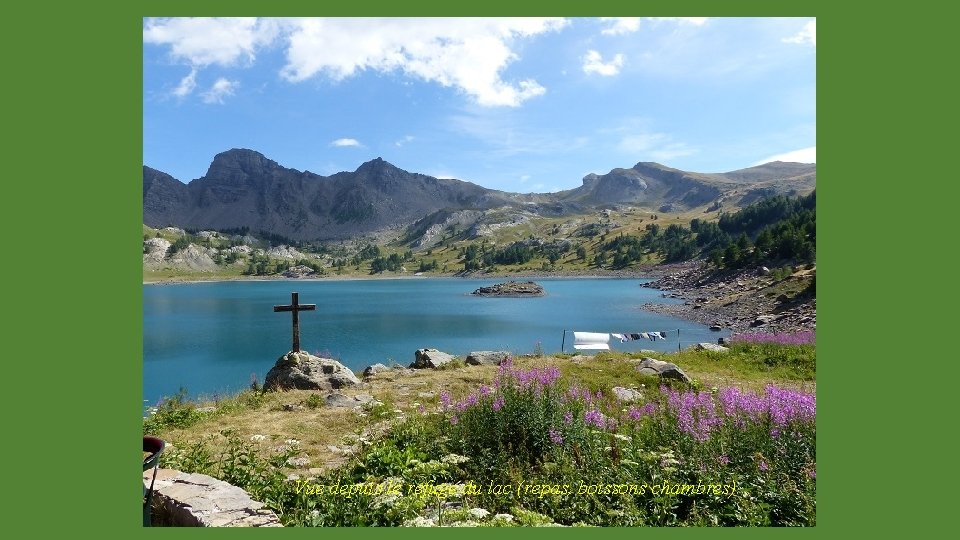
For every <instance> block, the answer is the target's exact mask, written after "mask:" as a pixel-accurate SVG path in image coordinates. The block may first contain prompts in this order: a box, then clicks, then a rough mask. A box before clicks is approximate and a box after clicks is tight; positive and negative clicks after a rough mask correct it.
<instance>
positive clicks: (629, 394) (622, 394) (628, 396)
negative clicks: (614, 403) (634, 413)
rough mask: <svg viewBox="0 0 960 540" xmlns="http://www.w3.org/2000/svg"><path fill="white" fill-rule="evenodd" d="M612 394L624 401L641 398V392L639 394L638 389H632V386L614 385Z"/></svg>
mask: <svg viewBox="0 0 960 540" xmlns="http://www.w3.org/2000/svg"><path fill="white" fill-rule="evenodd" d="M613 395H615V396H617V399H619V400H620V401H622V402H624V403H633V402H634V401H640V400H641V399H643V394H641V393H640V392H639V391H637V390H634V389H633V388H624V387H622V386H614V387H613Z"/></svg>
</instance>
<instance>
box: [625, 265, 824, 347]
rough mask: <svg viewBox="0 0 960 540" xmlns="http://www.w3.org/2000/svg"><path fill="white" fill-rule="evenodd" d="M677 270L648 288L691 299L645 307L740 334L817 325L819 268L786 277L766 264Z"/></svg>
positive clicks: (675, 267) (795, 271) (678, 267)
mask: <svg viewBox="0 0 960 540" xmlns="http://www.w3.org/2000/svg"><path fill="white" fill-rule="evenodd" d="M671 268H672V272H671V273H669V274H667V275H665V276H663V277H661V278H659V279H657V280H654V281H650V282H648V283H645V284H644V285H643V286H644V287H649V288H653V289H660V290H663V291H667V292H665V293H664V295H665V296H667V297H669V298H678V299H682V300H685V302H684V303H683V304H679V305H676V304H652V303H648V304H644V305H643V308H644V309H646V310H648V311H653V312H656V313H663V314H669V315H674V316H678V317H682V318H685V319H689V320H693V321H696V322H699V323H701V324H706V325H710V326H718V327H721V328H724V329H730V330H732V331H734V332H767V333H780V332H797V331H802V330H815V329H816V326H817V299H816V294H815V291H813V290H811V288H810V287H811V283H812V280H813V279H814V278H815V276H816V267H812V268H806V267H795V268H793V269H791V271H790V274H789V275H788V276H787V277H785V278H780V277H779V276H776V275H775V273H774V272H772V271H770V270H769V269H765V268H763V267H761V268H752V269H749V270H742V271H737V272H720V273H715V272H712V271H711V269H709V268H708V267H707V266H706V265H705V264H702V263H683V264H680V265H673V266H672V267H671Z"/></svg>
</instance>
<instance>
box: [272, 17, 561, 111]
mask: <svg viewBox="0 0 960 540" xmlns="http://www.w3.org/2000/svg"><path fill="white" fill-rule="evenodd" d="M566 24H567V21H565V20H564V19H536V18H513V19H480V18H456V19H440V18H426V19H302V20H299V21H297V23H296V25H295V28H294V29H293V30H292V32H291V34H290V46H289V48H288V49H287V65H286V66H284V68H283V70H282V71H281V75H282V76H283V77H285V78H286V79H287V80H289V81H291V82H299V81H304V80H306V79H309V78H311V77H314V76H317V75H325V76H327V77H330V78H331V79H333V80H342V79H345V78H347V77H350V76H352V75H354V74H356V73H357V72H358V71H362V70H368V69H369V70H374V71H381V72H391V71H400V72H402V73H404V74H406V75H409V76H413V77H417V78H420V79H423V80H425V81H429V82H435V83H438V84H440V85H442V86H445V87H454V88H457V89H459V90H460V91H462V92H464V93H466V94H467V95H469V96H471V97H473V98H474V99H475V100H476V101H477V103H479V104H480V105H484V106H512V107H515V106H518V105H520V103H522V102H523V101H525V100H527V99H530V98H532V97H535V96H539V95H542V94H543V93H544V92H546V89H545V88H544V87H543V86H541V85H540V84H539V83H537V82H536V81H535V80H532V79H524V80H520V81H517V82H515V83H511V82H507V81H504V80H503V79H501V73H502V71H503V70H504V69H505V68H506V66H507V65H508V64H509V63H511V62H513V61H514V60H517V59H518V56H517V55H516V54H515V53H514V52H513V51H512V50H511V45H512V43H513V41H514V40H516V39H517V38H522V37H529V36H533V35H537V34H541V33H544V32H550V31H554V30H559V29H560V28H562V27H564V26H565V25H566Z"/></svg>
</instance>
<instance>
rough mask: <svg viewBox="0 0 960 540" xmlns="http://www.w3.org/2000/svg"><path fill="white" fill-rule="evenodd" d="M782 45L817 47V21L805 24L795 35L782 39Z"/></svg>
mask: <svg viewBox="0 0 960 540" xmlns="http://www.w3.org/2000/svg"><path fill="white" fill-rule="evenodd" d="M783 42H784V43H796V44H798V45H810V46H811V47H816V46H817V20H816V19H814V20H812V21H808V22H807V24H805V25H803V28H802V29H800V31H799V32H797V33H796V34H795V35H793V36H790V37H788V38H783Z"/></svg>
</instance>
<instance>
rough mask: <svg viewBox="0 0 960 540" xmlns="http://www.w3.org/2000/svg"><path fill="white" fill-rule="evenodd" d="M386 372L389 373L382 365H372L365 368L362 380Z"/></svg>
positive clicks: (387, 368) (388, 369)
mask: <svg viewBox="0 0 960 540" xmlns="http://www.w3.org/2000/svg"><path fill="white" fill-rule="evenodd" d="M388 371H390V368H389V367H387V366H385V365H383V364H374V365H372V366H367V367H366V369H364V370H363V378H364V379H366V378H368V377H373V376H374V375H377V374H378V373H384V372H388Z"/></svg>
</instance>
